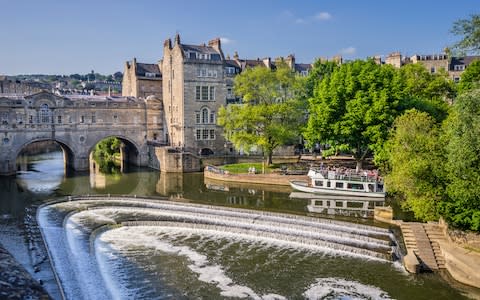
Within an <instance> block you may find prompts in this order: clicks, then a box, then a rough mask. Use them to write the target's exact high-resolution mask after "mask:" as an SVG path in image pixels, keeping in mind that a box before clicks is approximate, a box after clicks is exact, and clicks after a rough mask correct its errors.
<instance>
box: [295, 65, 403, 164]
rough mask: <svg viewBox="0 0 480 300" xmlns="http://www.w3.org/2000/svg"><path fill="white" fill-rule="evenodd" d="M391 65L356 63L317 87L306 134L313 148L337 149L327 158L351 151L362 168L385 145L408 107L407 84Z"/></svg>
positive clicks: (339, 70)
mask: <svg viewBox="0 0 480 300" xmlns="http://www.w3.org/2000/svg"><path fill="white" fill-rule="evenodd" d="M399 79H400V78H399V77H398V74H397V71H396V70H395V69H394V68H393V67H392V66H390V65H384V66H380V65H377V64H375V62H374V61H373V60H368V61H360V60H357V61H354V62H350V63H346V64H343V65H341V66H340V67H338V68H337V69H335V70H334V71H333V72H332V73H331V74H330V75H328V76H325V78H324V79H323V80H322V81H321V82H320V83H319V84H318V85H317V86H316V88H315V90H314V97H312V98H311V99H310V100H309V119H308V125H307V128H306V130H305V132H304V136H305V138H306V139H307V141H308V143H309V145H310V146H312V145H313V144H315V143H317V142H319V143H322V144H329V145H330V146H331V148H330V149H329V150H328V151H325V152H324V154H325V155H331V154H333V153H336V152H337V151H349V152H351V153H352V154H353V156H354V158H355V160H356V161H357V169H360V168H361V167H362V163H363V160H364V159H365V158H366V156H367V155H368V154H369V153H371V152H372V151H378V150H379V149H381V148H382V147H383V143H384V141H385V140H386V138H387V133H388V129H389V128H390V127H391V125H392V123H393V121H394V119H395V117H396V116H397V115H398V114H399V111H401V109H402V105H403V102H402V100H403V98H402V97H403V94H402V88H403V83H402V81H401V80H399Z"/></svg>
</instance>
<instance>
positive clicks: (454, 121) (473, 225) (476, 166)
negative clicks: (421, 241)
mask: <svg viewBox="0 0 480 300" xmlns="http://www.w3.org/2000/svg"><path fill="white" fill-rule="evenodd" d="M445 135H446V137H445V140H448V141H449V143H448V145H447V147H446V149H447V158H448V162H447V168H446V171H447V173H448V179H449V185H448V188H447V194H448V198H449V200H448V201H447V202H445V203H444V205H443V214H444V216H445V218H446V220H447V221H448V222H449V223H451V224H453V225H454V226H456V227H461V228H464V229H472V230H476V231H480V90H478V89H477V90H473V91H470V92H466V93H464V94H462V95H461V96H459V97H458V98H457V99H456V101H455V103H454V105H453V111H452V113H451V115H450V116H449V118H448V119H447V122H446V126H445Z"/></svg>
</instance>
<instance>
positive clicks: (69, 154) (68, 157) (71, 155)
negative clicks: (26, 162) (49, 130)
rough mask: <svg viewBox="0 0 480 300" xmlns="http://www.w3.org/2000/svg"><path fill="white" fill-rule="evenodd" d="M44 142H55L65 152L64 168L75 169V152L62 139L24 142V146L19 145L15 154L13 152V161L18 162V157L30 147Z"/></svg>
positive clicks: (41, 139) (37, 139)
mask: <svg viewBox="0 0 480 300" xmlns="http://www.w3.org/2000/svg"><path fill="white" fill-rule="evenodd" d="M44 141H53V142H55V143H56V144H58V145H59V146H60V148H61V149H62V152H63V161H64V166H65V170H67V169H74V167H75V166H74V162H75V151H74V149H73V147H71V146H70V145H69V144H68V143H67V142H65V141H63V140H62V139H57V138H34V139H31V140H29V141H26V142H24V143H23V144H21V145H19V147H17V148H16V149H15V150H14V152H13V157H12V159H13V160H12V161H14V162H15V161H16V160H17V158H18V156H19V155H20V154H21V152H22V151H23V150H24V149H25V148H26V147H27V146H28V145H31V144H34V143H37V142H44Z"/></svg>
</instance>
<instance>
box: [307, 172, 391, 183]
mask: <svg viewBox="0 0 480 300" xmlns="http://www.w3.org/2000/svg"><path fill="white" fill-rule="evenodd" d="M312 170H313V171H314V172H315V173H319V174H321V175H322V177H323V178H326V179H330V180H345V181H358V182H373V183H382V182H383V180H382V178H381V177H379V176H378V175H373V174H369V173H368V172H367V171H364V172H359V173H356V172H355V171H350V170H347V171H346V172H344V173H343V172H337V171H329V170H327V169H312Z"/></svg>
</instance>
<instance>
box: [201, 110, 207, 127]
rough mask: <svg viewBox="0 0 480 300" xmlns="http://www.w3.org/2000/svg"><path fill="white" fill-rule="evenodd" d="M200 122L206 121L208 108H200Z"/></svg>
mask: <svg viewBox="0 0 480 300" xmlns="http://www.w3.org/2000/svg"><path fill="white" fill-rule="evenodd" d="M202 123H203V124H206V123H208V108H202Z"/></svg>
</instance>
